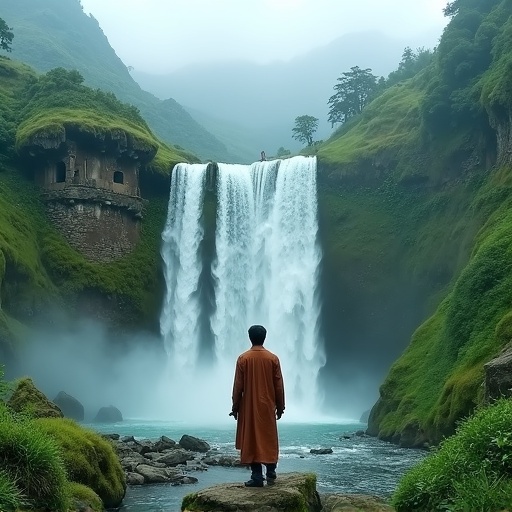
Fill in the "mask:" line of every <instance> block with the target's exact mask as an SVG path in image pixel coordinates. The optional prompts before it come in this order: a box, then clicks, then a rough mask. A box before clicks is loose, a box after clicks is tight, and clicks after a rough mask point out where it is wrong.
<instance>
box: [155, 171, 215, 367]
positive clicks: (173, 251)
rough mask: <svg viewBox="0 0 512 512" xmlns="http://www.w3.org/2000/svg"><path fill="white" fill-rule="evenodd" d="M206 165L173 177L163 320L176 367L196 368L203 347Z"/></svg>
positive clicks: (165, 246)
mask: <svg viewBox="0 0 512 512" xmlns="http://www.w3.org/2000/svg"><path fill="white" fill-rule="evenodd" d="M206 167H207V166H206V165H199V164H193V165H189V164H178V165H177V166H176V167H175V168H174V170H173V173H172V178H171V193H170V198H169V209H168V214H167V222H166V225H165V228H164V231H163V233H162V239H163V246H162V257H163V260H164V275H165V282H166V285H167V292H166V296H165V299H164V306H163V309H162V314H161V319H160V330H161V334H162V336H163V338H164V343H165V347H166V349H167V350H168V352H169V353H170V356H171V358H172V360H174V362H175V366H176V367H177V368H180V367H182V366H189V367H193V366H194V365H195V362H196V358H197V351H198V347H199V340H198V329H197V324H198V318H199V314H200V310H201V307H200V304H199V300H198V298H197V294H196V291H197V287H198V282H199V276H200V274H201V269H202V263H201V261H200V257H199V246H200V243H201V240H202V238H203V228H202V226H201V223H200V217H201V213H202V206H203V197H204V181H205V176H206Z"/></svg>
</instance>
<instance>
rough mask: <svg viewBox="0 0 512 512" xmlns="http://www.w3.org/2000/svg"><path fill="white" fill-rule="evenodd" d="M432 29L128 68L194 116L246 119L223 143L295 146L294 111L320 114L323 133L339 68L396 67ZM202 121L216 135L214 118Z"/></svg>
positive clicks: (271, 150) (429, 42) (378, 70)
mask: <svg viewBox="0 0 512 512" xmlns="http://www.w3.org/2000/svg"><path fill="white" fill-rule="evenodd" d="M437 37H438V35H437V34H424V35H419V36H418V37H417V38H416V40H414V41H410V40H409V41H406V40H401V39H395V38H391V37H387V36H385V35H383V34H381V33H377V32H368V33H354V34H347V35H344V36H342V37H340V38H338V39H337V40H335V41H333V42H332V43H330V44H328V45H326V46H322V47H319V48H316V49H314V50H312V51H310V52H308V53H307V54H304V55H301V56H298V57H296V58H294V59H292V60H290V61H288V62H274V63H271V64H267V65H258V64H254V63H250V62H225V63H220V64H218V63H217V64H208V63H205V64H201V65H199V64H198V65H191V66H188V67H185V68H183V69H180V70H177V71H175V72H173V73H171V74H168V75H150V74H147V73H141V72H138V71H137V70H134V71H133V72H132V75H133V77H134V78H135V80H136V81H137V82H138V83H139V84H140V85H141V86H142V87H143V88H145V89H147V90H149V91H151V92H152V93H154V94H155V95H157V96H158V97H161V98H165V97H167V96H172V97H173V98H176V100H177V101H179V102H180V103H181V104H182V105H184V106H186V107H187V109H191V110H190V111H191V112H194V113H195V114H194V115H195V116H196V117H197V116H198V115H201V114H199V112H201V113H202V116H206V117H211V118H215V119H218V120H221V121H224V122H225V123H230V124H233V125H239V126H245V127H247V130H242V131H238V134H237V135H235V136H234V137H233V138H231V143H232V144H239V145H240V146H244V147H250V148H252V154H253V155H256V156H257V155H259V152H260V151H261V150H265V151H266V152H267V154H268V155H272V154H275V152H276V150H277V148H279V147H280V146H284V147H285V148H289V149H292V150H298V149H299V148H300V145H299V144H298V143H297V142H296V141H294V140H293V139H292V138H291V133H292V128H293V126H294V120H295V118H296V117H297V116H300V115H303V114H308V115H313V116H315V117H317V118H319V119H320V123H319V130H318V132H317V138H318V139H324V138H327V137H328V136H329V135H330V133H331V131H332V130H331V126H330V124H329V123H328V122H327V113H328V106H327V101H328V99H329V97H330V96H331V95H332V94H333V86H334V84H335V83H336V79H337V78H338V77H339V76H340V75H341V73H342V72H344V71H347V70H349V69H350V68H351V67H352V66H360V67H362V68H366V67H369V68H372V69H373V72H374V74H377V75H387V74H388V73H390V72H391V71H392V70H394V69H395V68H396V67H397V65H398V62H399V61H400V58H401V55H402V52H403V50H404V48H405V47H406V46H412V47H413V48H416V47H417V46H429V47H433V46H435V45H436V42H437ZM205 81H206V82H207V86H205ZM198 119H199V117H198ZM209 129H210V130H211V131H212V133H215V135H216V136H218V137H221V135H220V133H221V132H220V131H219V132H218V131H216V128H215V126H214V125H210V126H209ZM253 158H254V157H253Z"/></svg>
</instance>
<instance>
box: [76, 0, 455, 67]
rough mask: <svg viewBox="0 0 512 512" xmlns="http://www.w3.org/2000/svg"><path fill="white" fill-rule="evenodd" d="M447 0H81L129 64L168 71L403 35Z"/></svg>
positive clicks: (433, 19)
mask: <svg viewBox="0 0 512 512" xmlns="http://www.w3.org/2000/svg"><path fill="white" fill-rule="evenodd" d="M446 3H447V0H351V1H347V0H82V5H83V6H84V11H85V12H86V13H87V14H89V13H92V14H93V16H94V17H95V18H97V19H98V21H99V23H100V25H101V27H102V28H103V31H104V32H105V34H106V36H107V37H108V39H109V41H110V44H111V46H112V47H113V48H114V49H115V50H116V52H117V54H118V55H119V57H120V58H121V59H122V60H123V62H124V63H125V64H126V65H127V66H133V67H135V68H136V69H137V70H139V71H149V72H162V73H165V72H168V71H171V70H173V69H176V68H179V67H182V66H184V65H186V64H190V63H198V62H203V61H212V60H213V61H219V60H233V59H245V60H250V61H256V62H259V63H267V62H271V61H274V60H288V59H290V58H292V57H294V56H295V55H299V54H302V53H304V52H306V51H308V50H309V49H311V48H314V47H318V46H322V45H325V44H327V43H329V42H330V41H332V40H334V39H336V38H338V37H340V36H342V35H343V34H346V33H350V32H361V31H367V30H380V31H382V32H384V33H386V34H389V35H392V36H397V37H398V36H399V37H400V38H406V39H407V38H408V37H413V36H414V35H415V34H416V35H417V34H418V33H423V32H426V33H430V34H432V40H433V44H435V42H436V40H437V37H438V36H440V35H441V32H442V29H443V27H444V25H445V23H446V19H445V18H444V17H443V13H442V9H443V7H444V6H445V5H446Z"/></svg>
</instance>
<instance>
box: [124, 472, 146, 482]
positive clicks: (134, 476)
mask: <svg viewBox="0 0 512 512" xmlns="http://www.w3.org/2000/svg"><path fill="white" fill-rule="evenodd" d="M126 483H127V484H128V485H143V484H144V477H143V476H142V475H139V473H132V472H128V473H126Z"/></svg>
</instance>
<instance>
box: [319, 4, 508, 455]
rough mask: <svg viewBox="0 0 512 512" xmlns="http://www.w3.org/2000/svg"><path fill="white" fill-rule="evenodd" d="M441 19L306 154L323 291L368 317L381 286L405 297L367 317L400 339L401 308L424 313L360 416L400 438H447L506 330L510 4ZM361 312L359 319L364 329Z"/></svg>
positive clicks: (330, 315)
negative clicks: (391, 74)
mask: <svg viewBox="0 0 512 512" xmlns="http://www.w3.org/2000/svg"><path fill="white" fill-rule="evenodd" d="M447 13H448V14H450V15H451V16H452V19H451V22H450V24H449V26H448V27H447V29H446V31H445V33H444V34H443V37H442V39H441V41H440V44H439V47H438V49H437V50H436V53H435V56H434V61H433V63H432V64H431V65H430V67H428V68H427V69H425V70H424V71H422V72H421V73H420V74H419V75H417V76H416V77H414V78H413V79H411V80H409V81H406V82H403V83H401V84H398V85H396V86H394V87H392V88H390V89H388V90H387V91H385V92H384V93H383V94H382V95H381V96H380V97H379V98H377V99H376V100H375V101H374V102H373V103H372V104H371V105H370V106H369V107H368V108H367V109H366V110H365V112H364V113H363V114H362V116H361V117H360V118H359V119H357V120H356V121H354V122H352V123H351V125H350V126H347V127H346V128H345V129H342V130H340V132H339V133H338V135H337V136H335V137H333V138H332V139H331V140H330V141H328V142H327V143H326V144H325V145H324V146H323V147H321V148H320V150H319V152H318V156H319V159H320V162H321V173H322V174H321V182H324V183H325V184H326V186H327V185H328V186H329V187H330V190H328V191H324V192H322V193H321V196H320V203H321V208H322V209H323V210H324V216H325V217H326V218H327V223H328V228H327V229H326V230H325V233H326V235H325V242H324V245H325V247H326V263H325V266H326V267H327V269H329V270H328V272H329V273H330V274H331V276H336V277H335V279H334V281H333V280H332V277H331V281H330V283H327V285H326V286H327V287H328V288H329V289H330V290H331V293H333V294H334V293H335V292H334V291H332V290H333V289H334V288H335V287H336V286H342V287H344V288H345V289H346V290H347V292H348V294H349V296H350V294H352V296H353V297H355V298H356V299H357V298H358V296H359V301H360V303H361V307H362V308H363V309H360V310H359V311H364V310H365V308H366V312H367V313H368V312H371V311H372V310H374V311H377V312H379V313H382V311H384V312H386V310H389V308H390V304H391V305H392V304H393V303H394V302H395V303H396V297H395V296H394V294H393V292H392V291H391V290H392V288H393V287H394V286H396V287H397V290H398V293H399V294H403V293H404V291H408V292H409V293H410V292H411V291H416V299H417V302H416V303H415V304H414V306H413V307H412V308H410V307H409V308H408V307H407V300H408V299H407V297H404V298H403V300H402V301H401V302H400V301H398V302H397V306H396V307H395V310H397V309H399V306H400V304H402V305H403V306H404V313H405V314H404V315H402V316H400V315H399V312H398V311H395V312H394V316H393V317H392V320H393V322H389V323H386V321H385V319H382V318H381V319H379V318H378V316H377V317H376V318H377V320H376V322H377V323H378V324H379V325H380V326H381V327H383V328H384V329H383V330H382V331H381V332H382V333H383V334H384V336H386V331H385V329H386V328H388V329H390V334H389V336H388V338H390V337H391V338H392V337H393V332H395V333H396V336H397V337H398V338H400V336H403V335H404V332H405V331H406V330H407V328H405V329H404V325H403V324H404V322H405V323H407V322H408V320H409V319H410V318H408V317H410V315H413V316H415V317H416V319H418V320H419V319H420V318H421V317H422V316H423V319H424V320H426V321H425V322H424V323H423V324H422V325H421V327H420V328H419V329H417V331H416V332H415V334H414V335H413V337H412V340H411V342H410V344H409V346H408V348H407V349H406V350H405V352H404V353H403V355H402V356H401V357H400V358H399V359H398V361H396V362H395V364H394V365H393V366H392V368H391V370H390V372H389V374H388V376H387V378H386V379H385V382H384V384H383V385H382V386H381V388H380V395H381V396H380V399H379V401H378V403H377V404H376V405H375V407H374V408H373V410H372V413H371V416H370V422H369V432H370V433H372V434H374V435H378V436H380V437H382V438H384V439H389V440H393V441H395V442H400V443H402V444H404V445H407V446H416V445H422V444H423V443H424V442H425V441H430V442H437V441H439V439H440V438H441V437H442V436H443V435H446V434H450V433H452V432H453V430H454V427H455V424H456V422H457V421H458V420H459V419H461V418H462V417H464V416H466V415H467V414H468V413H469V412H470V411H471V410H472V409H473V408H474V407H475V406H476V405H477V404H478V403H479V400H480V394H481V384H482V380H483V364H484V363H485V362H486V361H488V360H489V359H491V358H492V357H493V356H494V355H495V354H496V353H497V352H499V350H500V349H501V348H502V347H503V346H504V345H505V344H506V343H507V342H508V341H510V334H511V332H510V318H511V309H510V308H511V296H510V294H511V292H510V289H511V287H510V280H511V279H512V268H511V263H510V262H511V261H512V258H511V256H512V254H511V251H512V239H511V238H510V223H511V221H512V218H511V217H510V206H511V201H512V196H511V189H510V184H511V169H510V163H511V161H510V154H511V153H510V152H511V148H512V145H511V141H510V133H511V123H510V119H511V117H510V104H511V101H512V90H510V84H511V83H512V81H511V80H510V69H512V68H511V66H510V63H511V62H512V52H511V50H510V48H511V46H510V37H511V34H512V18H511V15H512V3H511V2H510V1H508V0H504V1H499V0H493V1H488V0H486V1H483V0H456V1H455V2H452V3H451V4H450V5H449V9H448V10H447ZM333 184H337V185H336V186H337V190H336V191H334V190H333V189H332V186H333ZM325 212H326V213H325ZM347 303H348V306H350V305H351V304H350V302H349V301H347ZM356 304H357V302H356ZM436 304H438V305H437V308H436ZM327 307H328V308H329V305H328V306H327ZM355 309H356V310H357V307H356V308H355ZM429 313H432V314H431V315H430V318H427V317H428V316H429V315H428V314H429ZM325 314H326V315H327V318H326V322H327V324H329V322H331V324H332V328H331V332H333V331H334V330H335V329H334V325H335V323H336V321H338V323H340V325H341V323H342V322H343V320H344V319H345V318H348V319H349V320H348V321H349V322H352V323H354V322H355V321H356V320H354V318H353V317H351V316H350V315H346V313H345V314H342V315H339V312H338V318H339V320H336V319H335V312H334V311H331V312H329V311H327V312H326V313H325ZM381 316H382V315H381ZM372 320H373V318H372V316H371V315H368V314H366V315H365V316H364V318H363V319H362V320H361V321H360V323H359V324H358V325H359V327H360V328H361V331H362V332H363V333H364V332H366V333H368V332H369V329H370V327H368V324H371V323H372ZM374 323H375V322H374ZM392 323H394V326H393V325H391V324H392ZM410 325H411V324H410V323H409V326H410ZM371 333H372V334H373V335H374V336H378V332H375V330H373V331H371ZM342 342H343V340H340V343H342ZM371 343H373V346H372V347H368V348H374V349H378V342H376V341H372V342H370V344H371ZM395 346H396V345H395Z"/></svg>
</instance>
